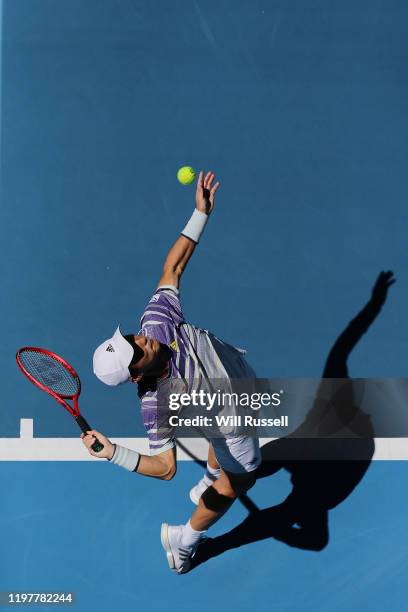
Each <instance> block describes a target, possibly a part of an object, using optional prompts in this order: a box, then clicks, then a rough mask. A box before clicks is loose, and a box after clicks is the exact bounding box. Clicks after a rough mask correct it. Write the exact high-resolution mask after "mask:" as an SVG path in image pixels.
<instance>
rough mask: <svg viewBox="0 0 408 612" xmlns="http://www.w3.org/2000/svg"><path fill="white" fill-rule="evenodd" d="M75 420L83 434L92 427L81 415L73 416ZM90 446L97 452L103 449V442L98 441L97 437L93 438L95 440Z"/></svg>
mask: <svg viewBox="0 0 408 612" xmlns="http://www.w3.org/2000/svg"><path fill="white" fill-rule="evenodd" d="M75 420H76V422H77V423H78V425H79V427H80V428H81V429H82V431H83V432H84V433H85V434H86V432H87V431H91V429H92V427H91V426H90V425H89V423H88V421H87V420H86V419H84V417H83V416H82V415H80V414H79V415H78V416H77V417H75ZM91 448H92V450H93V451H94V452H95V453H99V452H100V451H101V450H102V449H103V444H102V443H101V442H99V440H98V438H95V442H94V443H93V444H92V446H91Z"/></svg>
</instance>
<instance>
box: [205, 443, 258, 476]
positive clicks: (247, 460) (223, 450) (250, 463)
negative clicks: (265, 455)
mask: <svg viewBox="0 0 408 612" xmlns="http://www.w3.org/2000/svg"><path fill="white" fill-rule="evenodd" d="M209 441H210V442H211V444H212V446H213V448H214V452H215V456H216V458H217V461H218V463H219V465H220V467H221V468H222V469H223V470H225V471H226V472H231V473H232V474H245V473H246V472H253V471H254V470H256V468H257V467H258V465H259V464H260V463H261V453H260V450H259V440H258V438H248V437H247V436H238V437H236V438H212V439H211V440H209Z"/></svg>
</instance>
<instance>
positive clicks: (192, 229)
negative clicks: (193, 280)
mask: <svg viewBox="0 0 408 612" xmlns="http://www.w3.org/2000/svg"><path fill="white" fill-rule="evenodd" d="M214 178H215V175H214V173H213V172H207V174H206V175H205V176H204V172H202V171H201V172H200V174H199V177H198V180H197V191H196V209H195V211H194V213H193V215H192V217H191V219H190V221H189V222H188V223H187V225H186V227H185V228H184V230H183V231H182V233H181V236H180V237H179V238H178V239H177V240H176V242H175V243H174V244H173V246H172V247H171V249H170V251H169V252H168V255H167V257H166V261H165V262H164V266H163V274H162V276H161V278H160V281H159V286H160V285H174V286H176V287H177V288H178V286H179V283H180V278H181V275H182V274H183V271H184V269H185V267H186V265H187V263H188V261H189V259H190V257H191V255H192V254H193V252H194V249H195V247H196V245H197V244H198V242H199V240H200V236H201V234H202V232H203V231H204V227H205V225H206V223H207V221H208V217H209V215H210V214H211V212H212V210H213V208H214V198H215V193H216V191H217V189H218V187H219V184H220V183H219V181H217V182H216V183H215V184H214V185H213V181H214Z"/></svg>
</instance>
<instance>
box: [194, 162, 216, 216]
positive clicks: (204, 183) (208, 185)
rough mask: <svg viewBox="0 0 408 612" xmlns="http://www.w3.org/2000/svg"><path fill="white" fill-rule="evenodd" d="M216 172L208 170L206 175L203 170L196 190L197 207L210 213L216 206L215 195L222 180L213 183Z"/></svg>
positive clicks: (207, 213)
mask: <svg viewBox="0 0 408 612" xmlns="http://www.w3.org/2000/svg"><path fill="white" fill-rule="evenodd" d="M214 178H215V174H214V173H213V172H211V171H210V172H207V174H206V175H205V176H204V172H203V171H202V170H201V172H200V174H199V176H198V181H197V192H196V208H197V210H199V211H200V212H203V213H205V214H206V215H209V214H210V213H211V211H212V209H213V208H214V197H215V192H216V191H217V189H218V187H219V185H220V182H219V181H217V182H216V183H215V184H214V185H213V180H214Z"/></svg>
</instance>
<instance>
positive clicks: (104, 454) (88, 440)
mask: <svg viewBox="0 0 408 612" xmlns="http://www.w3.org/2000/svg"><path fill="white" fill-rule="evenodd" d="M95 438H97V439H98V440H99V442H101V443H102V444H103V449H102V450H101V451H99V453H95V451H94V450H92V444H93V443H94V442H95ZM81 439H82V442H83V444H84V446H86V448H87V449H88V452H89V454H90V455H92V456H93V457H98V459H112V456H113V451H114V449H115V447H114V446H113V444H112V442H111V441H110V440H108V438H106V436H104V435H103V434H101V433H100V432H99V431H95V430H94V429H91V430H90V431H88V432H87V433H86V434H81Z"/></svg>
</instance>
